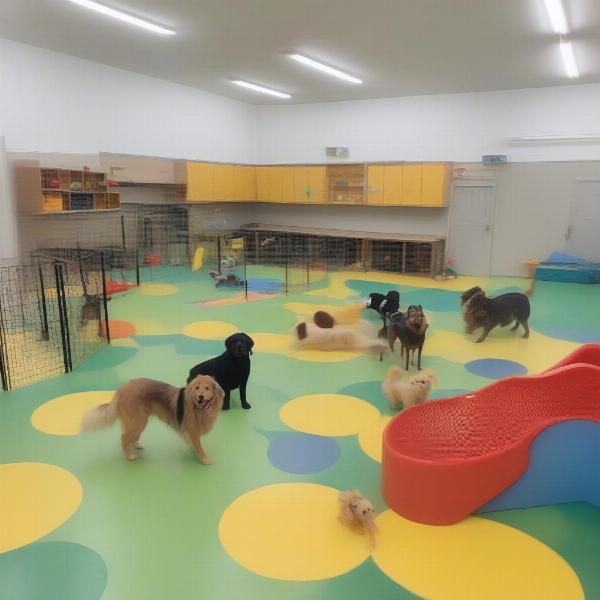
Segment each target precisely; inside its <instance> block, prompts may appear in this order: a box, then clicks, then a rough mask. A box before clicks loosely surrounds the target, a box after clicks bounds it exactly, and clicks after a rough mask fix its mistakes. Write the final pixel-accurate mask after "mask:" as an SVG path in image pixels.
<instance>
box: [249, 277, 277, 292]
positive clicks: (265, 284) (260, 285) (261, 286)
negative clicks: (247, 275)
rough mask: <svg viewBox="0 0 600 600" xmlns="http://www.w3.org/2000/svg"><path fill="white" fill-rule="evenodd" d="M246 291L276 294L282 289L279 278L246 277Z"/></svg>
mask: <svg viewBox="0 0 600 600" xmlns="http://www.w3.org/2000/svg"><path fill="white" fill-rule="evenodd" d="M248 291H249V292H259V293H263V294H277V293H279V292H282V291H283V281H281V279H268V278H252V279H248Z"/></svg>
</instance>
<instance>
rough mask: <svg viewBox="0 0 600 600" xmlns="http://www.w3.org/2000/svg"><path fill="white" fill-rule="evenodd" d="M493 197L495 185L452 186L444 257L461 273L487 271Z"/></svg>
mask: <svg viewBox="0 0 600 600" xmlns="http://www.w3.org/2000/svg"><path fill="white" fill-rule="evenodd" d="M494 199H495V188H494V186H471V185H456V186H455V187H454V194H453V197H452V201H451V205H450V227H449V233H448V246H447V248H446V259H454V261H455V266H456V270H457V271H458V272H459V273H460V274H462V275H479V276H484V277H487V276H488V275H489V274H490V268H491V259H492V232H493V219H494Z"/></svg>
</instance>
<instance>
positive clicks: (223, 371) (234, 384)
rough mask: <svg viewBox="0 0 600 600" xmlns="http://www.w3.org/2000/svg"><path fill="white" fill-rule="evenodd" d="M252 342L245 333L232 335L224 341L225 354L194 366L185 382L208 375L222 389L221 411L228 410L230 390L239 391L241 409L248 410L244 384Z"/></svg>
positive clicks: (248, 370) (247, 374) (248, 368)
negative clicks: (223, 393)
mask: <svg viewBox="0 0 600 600" xmlns="http://www.w3.org/2000/svg"><path fill="white" fill-rule="evenodd" d="M253 346H254V340H253V339H252V338H251V337H250V336H249V335H246V334H245V333H234V334H233V335H230V336H229V337H228V338H227V339H226V340H225V348H226V350H225V352H223V354H221V355H220V356H216V357H215V358H211V359H210V360H206V361H204V362H203V363H200V364H199V365H196V366H195V367H194V368H193V369H192V370H191V371H190V375H189V377H188V380H187V382H188V383H189V382H190V381H192V379H194V377H197V376H198V375H210V376H211V377H213V378H214V379H215V380H216V382H217V383H218V384H219V385H220V386H221V387H222V388H223V391H224V392H225V398H224V399H223V410H229V396H230V393H231V390H235V389H237V388H239V389H240V400H241V402H242V408H250V404H248V402H246V384H247V383H248V378H249V377H250V356H251V354H252V347H253Z"/></svg>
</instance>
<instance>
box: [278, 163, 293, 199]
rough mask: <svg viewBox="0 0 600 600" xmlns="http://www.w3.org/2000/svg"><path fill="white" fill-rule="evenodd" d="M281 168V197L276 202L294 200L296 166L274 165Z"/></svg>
mask: <svg viewBox="0 0 600 600" xmlns="http://www.w3.org/2000/svg"><path fill="white" fill-rule="evenodd" d="M276 168H277V169H280V170H281V197H280V198H278V199H276V200H275V201H276V202H285V203H288V204H292V203H293V202H294V196H295V194H294V169H295V168H296V167H276Z"/></svg>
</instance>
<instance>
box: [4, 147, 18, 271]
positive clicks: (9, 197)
mask: <svg viewBox="0 0 600 600" xmlns="http://www.w3.org/2000/svg"><path fill="white" fill-rule="evenodd" d="M16 217H17V215H16V211H15V207H14V190H13V185H12V178H11V176H10V169H9V162H8V156H7V152H6V147H5V144H4V138H3V137H0V259H2V258H13V257H16V256H18V255H19V245H18V238H17V218H16Z"/></svg>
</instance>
